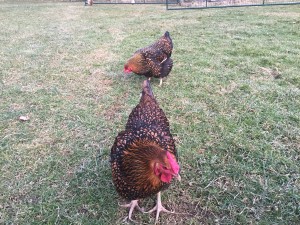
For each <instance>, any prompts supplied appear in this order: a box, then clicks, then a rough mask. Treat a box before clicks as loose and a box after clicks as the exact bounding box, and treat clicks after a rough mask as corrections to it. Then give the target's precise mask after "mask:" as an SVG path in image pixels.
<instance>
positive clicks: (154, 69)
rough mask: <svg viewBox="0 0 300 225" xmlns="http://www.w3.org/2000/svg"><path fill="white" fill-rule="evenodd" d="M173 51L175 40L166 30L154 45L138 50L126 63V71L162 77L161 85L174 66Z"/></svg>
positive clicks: (149, 76)
mask: <svg viewBox="0 0 300 225" xmlns="http://www.w3.org/2000/svg"><path fill="white" fill-rule="evenodd" d="M172 51H173V42H172V39H171V37H170V33H169V32H168V31H166V32H165V34H164V35H163V36H162V37H161V38H160V39H159V40H157V41H156V42H155V43H153V44H152V45H150V46H148V47H145V48H141V49H139V50H137V51H136V52H135V53H134V54H133V56H132V57H131V58H130V59H128V61H127V62H126V64H125V65H124V72H125V73H130V72H133V73H135V74H138V75H144V76H146V77H148V78H149V80H150V79H151V77H156V78H160V83H159V86H161V84H162V78H164V77H166V76H168V75H169V73H170V72H171V70H172V67H173V60H172V59H171V55H172Z"/></svg>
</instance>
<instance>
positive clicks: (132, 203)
mask: <svg viewBox="0 0 300 225" xmlns="http://www.w3.org/2000/svg"><path fill="white" fill-rule="evenodd" d="M119 206H121V207H125V208H130V209H129V214H128V216H126V217H125V219H124V221H126V220H127V219H128V220H130V221H133V222H134V220H133V219H132V218H131V216H132V212H133V210H134V208H135V207H137V209H138V210H139V211H141V212H145V210H144V208H141V207H140V206H139V204H138V200H132V201H131V202H130V203H128V204H125V205H120V204H119Z"/></svg>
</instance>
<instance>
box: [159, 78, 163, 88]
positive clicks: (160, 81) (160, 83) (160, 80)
mask: <svg viewBox="0 0 300 225" xmlns="http://www.w3.org/2000/svg"><path fill="white" fill-rule="evenodd" d="M161 85H162V78H159V86H160V87H161Z"/></svg>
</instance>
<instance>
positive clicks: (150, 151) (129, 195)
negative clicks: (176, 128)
mask: <svg viewBox="0 0 300 225" xmlns="http://www.w3.org/2000/svg"><path fill="white" fill-rule="evenodd" d="M144 83H146V84H147V85H144V87H143V93H142V97H141V100H140V103H139V104H138V105H137V106H136V107H135V108H134V109H133V110H132V112H131V114H130V115H129V119H128V122H127V124H126V128H125V130H124V131H122V132H120V133H119V134H118V136H117V137H116V139H115V142H114V145H113V146H112V149H111V168H112V175H113V182H114V185H115V187H116V190H117V192H118V193H119V194H120V195H121V196H122V197H124V198H126V199H128V200H134V199H140V198H145V197H148V196H151V195H153V194H156V193H158V192H159V191H161V190H163V189H165V188H167V187H168V185H169V184H168V183H164V182H162V181H160V180H159V179H158V178H156V177H154V175H153V174H152V173H151V170H150V165H148V164H149V162H148V161H149V160H148V161H147V160H146V159H149V158H155V157H156V155H157V154H159V152H160V151H169V152H171V153H172V154H173V155H174V156H175V157H176V158H177V152H176V148H175V142H174V139H173V137H172V135H171V133H170V129H169V122H168V120H167V118H166V116H165V114H164V112H163V111H162V109H160V108H159V105H158V103H157V102H156V100H155V98H154V96H153V94H152V91H151V87H150V83H149V81H145V82H144Z"/></svg>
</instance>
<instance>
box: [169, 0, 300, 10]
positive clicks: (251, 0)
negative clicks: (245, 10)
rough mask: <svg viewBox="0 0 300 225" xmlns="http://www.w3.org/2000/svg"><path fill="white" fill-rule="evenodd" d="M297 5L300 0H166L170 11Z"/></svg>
mask: <svg viewBox="0 0 300 225" xmlns="http://www.w3.org/2000/svg"><path fill="white" fill-rule="evenodd" d="M175 1H177V2H175ZM296 4H300V0H166V7H167V9H168V10H180V9H205V8H221V7H245V6H271V5H296Z"/></svg>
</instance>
